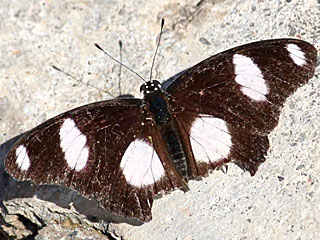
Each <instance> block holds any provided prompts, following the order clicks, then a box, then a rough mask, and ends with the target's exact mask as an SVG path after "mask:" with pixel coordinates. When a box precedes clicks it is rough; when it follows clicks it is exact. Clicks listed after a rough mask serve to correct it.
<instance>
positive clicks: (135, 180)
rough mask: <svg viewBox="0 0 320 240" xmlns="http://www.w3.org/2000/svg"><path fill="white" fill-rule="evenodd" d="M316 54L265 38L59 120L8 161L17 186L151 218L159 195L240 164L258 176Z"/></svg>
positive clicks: (296, 43)
mask: <svg viewBox="0 0 320 240" xmlns="http://www.w3.org/2000/svg"><path fill="white" fill-rule="evenodd" d="M316 56H317V52H316V49H315V48H314V47H313V46H312V45H310V44H309V43H307V42H304V41H301V40H297V39H275V40H266V41H259V42H254V43H250V44H246V45H243V46H240V47H236V48H232V49H230V50H227V51H225V52H222V53H219V54H217V55H214V56H212V57H210V58H208V59H206V60H204V61H202V62H200V63H198V64H197V65H195V66H193V67H191V68H188V69H186V70H184V71H182V72H180V73H178V74H177V75H175V76H173V77H172V78H170V79H169V80H168V82H166V84H163V85H161V84H160V83H159V82H158V81H148V82H146V83H145V84H143V85H142V86H141V91H142V92H143V94H144V98H143V99H114V100H108V101H102V102H97V103H93V104H89V105H86V106H82V107H79V108H76V109H73V110H71V111H68V112H66V113H63V114H61V115H59V116H57V117H54V118H52V119H50V120H48V121H46V122H45V123H43V124H41V125H40V126H38V127H36V128H35V129H33V130H31V131H30V132H28V133H27V134H26V135H25V136H24V137H22V138H21V139H20V140H19V141H18V142H17V143H16V144H15V146H14V147H13V148H12V149H11V150H10V152H9V153H8V155H7V158H6V163H5V164H6V169H7V171H8V172H9V173H10V174H11V175H13V176H14V177H15V178H16V179H19V180H32V181H33V182H36V183H43V184H44V183H45V184H58V185H65V186H67V187H69V188H71V189H74V190H76V191H78V192H79V193H81V194H82V195H83V196H85V197H88V198H94V199H96V200H97V201H98V203H99V204H100V205H101V206H103V207H104V208H105V209H107V210H108V211H110V212H112V213H116V214H118V215H121V216H125V217H130V218H136V219H139V220H142V221H149V220H151V207H152V203H153V199H154V197H155V196H156V195H157V194H163V193H168V192H170V191H172V190H174V189H177V188H180V189H182V190H184V191H187V190H188V181H189V180H191V179H200V178H202V177H204V176H207V175H208V172H209V171H210V170H213V169H217V168H220V167H221V166H223V165H225V164H227V163H228V162H233V163H235V164H237V165H238V166H240V167H241V168H242V169H244V170H247V171H249V172H250V174H251V175H254V174H255V172H256V171H257V168H258V166H259V165H260V164H261V163H262V162H264V161H265V156H266V154H267V150H268V148H269V141H268V134H269V133H270V132H271V131H272V129H274V128H275V126H276V125H277V123H278V118H279V113H280V110H281V107H282V106H283V103H284V102H285V100H286V98H287V97H288V96H290V95H291V94H292V93H293V92H294V91H295V90H296V89H297V88H298V87H300V86H301V85H303V84H305V83H307V81H308V80H309V79H310V78H311V77H312V76H313V74H314V70H315V66H316Z"/></svg>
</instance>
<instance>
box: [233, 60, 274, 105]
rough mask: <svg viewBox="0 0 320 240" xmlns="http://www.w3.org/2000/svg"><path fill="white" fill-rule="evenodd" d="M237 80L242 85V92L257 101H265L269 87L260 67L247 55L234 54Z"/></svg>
mask: <svg viewBox="0 0 320 240" xmlns="http://www.w3.org/2000/svg"><path fill="white" fill-rule="evenodd" d="M233 64H234V71H235V75H236V79H235V81H236V82H237V83H239V84H240V85H241V89H240V90H241V92H242V93H243V94H245V95H246V96H248V97H250V98H251V99H253V100H255V101H265V100H266V95H267V94H268V92H269V89H268V87H267V85H266V81H265V80H264V78H263V75H262V73H261V70H260V69H259V67H258V66H257V65H256V64H255V63H254V62H253V61H252V60H251V59H250V58H249V57H247V56H244V55H241V54H235V55H234V56H233Z"/></svg>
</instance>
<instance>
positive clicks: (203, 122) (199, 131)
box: [190, 115, 232, 162]
mask: <svg viewBox="0 0 320 240" xmlns="http://www.w3.org/2000/svg"><path fill="white" fill-rule="evenodd" d="M190 137H191V139H190V140H191V147H192V151H193V154H194V157H195V159H196V160H197V161H199V162H214V161H218V160H221V159H223V158H227V157H228V155H229V153H230V149H231V145H232V142H231V135H230V133H229V131H228V127H227V124H226V122H225V121H224V120H222V119H220V118H214V117H211V116H209V115H202V116H200V117H199V118H197V119H196V120H195V121H194V122H193V124H192V127H191V133H190Z"/></svg>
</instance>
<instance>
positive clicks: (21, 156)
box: [16, 145, 30, 171]
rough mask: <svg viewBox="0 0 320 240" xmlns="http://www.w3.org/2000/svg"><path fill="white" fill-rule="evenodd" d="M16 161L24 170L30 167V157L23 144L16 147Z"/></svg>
mask: <svg viewBox="0 0 320 240" xmlns="http://www.w3.org/2000/svg"><path fill="white" fill-rule="evenodd" d="M16 156H17V158H16V163H17V165H18V167H19V168H20V169H21V170H22V171H27V170H28V169H29V167H30V158H29V156H28V152H27V149H26V147H25V146H23V145H21V146H19V147H18V148H17V149H16Z"/></svg>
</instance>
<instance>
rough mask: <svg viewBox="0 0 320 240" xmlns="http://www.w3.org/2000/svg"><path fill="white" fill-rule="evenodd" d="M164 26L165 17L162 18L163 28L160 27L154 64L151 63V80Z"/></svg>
mask: <svg viewBox="0 0 320 240" xmlns="http://www.w3.org/2000/svg"><path fill="white" fill-rule="evenodd" d="M163 26H164V19H163V18H162V19H161V28H160V34H159V39H158V43H157V47H156V51H155V53H154V56H153V60H152V65H151V70H150V81H151V78H152V70H153V66H154V61H155V60H156V56H157V52H158V48H159V45H160V40H161V36H162V30H163Z"/></svg>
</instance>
